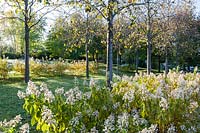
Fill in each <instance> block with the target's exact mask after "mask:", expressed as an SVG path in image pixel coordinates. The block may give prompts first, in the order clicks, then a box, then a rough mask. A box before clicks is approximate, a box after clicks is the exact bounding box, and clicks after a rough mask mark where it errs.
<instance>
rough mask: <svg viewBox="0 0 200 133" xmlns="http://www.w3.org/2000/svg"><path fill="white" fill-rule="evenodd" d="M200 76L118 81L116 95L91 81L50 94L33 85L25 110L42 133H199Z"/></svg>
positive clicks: (138, 77)
mask: <svg viewBox="0 0 200 133" xmlns="http://www.w3.org/2000/svg"><path fill="white" fill-rule="evenodd" d="M199 86H200V74H197V73H187V74H180V73H175V72H169V74H168V75H167V77H165V75H164V74H163V75H158V76H156V75H154V74H151V75H136V76H135V77H127V76H123V77H118V76H115V81H114V84H113V90H112V91H110V90H109V89H107V88H100V87H98V86H97V85H96V84H95V81H94V80H91V81H90V91H88V92H85V93H83V92H82V91H81V90H79V88H77V87H75V88H73V89H70V90H68V91H64V89H63V88H59V89H56V90H55V92H52V91H50V90H49V89H48V88H47V85H45V84H42V85H40V87H38V86H36V85H35V84H34V83H33V82H29V84H28V87H27V89H26V91H25V92H22V91H19V92H18V96H19V98H21V99H24V101H25V103H24V105H23V108H24V109H25V110H26V111H27V112H28V113H29V114H30V115H31V124H32V126H33V125H36V129H37V130H40V131H43V132H140V133H146V132H153V133H154V132H169V133H170V132H200V126H199V121H200V118H199V115H200V114H199V112H200V110H199V109H200V108H199V103H200V101H199V96H200V92H199Z"/></svg>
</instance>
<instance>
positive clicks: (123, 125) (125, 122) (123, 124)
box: [117, 112, 130, 130]
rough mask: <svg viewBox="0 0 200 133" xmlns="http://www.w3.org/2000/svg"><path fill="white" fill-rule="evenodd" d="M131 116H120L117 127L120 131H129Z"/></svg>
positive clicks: (124, 114)
mask: <svg viewBox="0 0 200 133" xmlns="http://www.w3.org/2000/svg"><path fill="white" fill-rule="evenodd" d="M129 116H130V115H129V114H128V113H126V112H124V113H122V114H121V115H119V116H118V120H117V125H118V128H119V129H120V130H123V129H127V128H128V126H129Z"/></svg>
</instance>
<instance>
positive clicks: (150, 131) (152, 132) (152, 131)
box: [139, 124, 158, 133]
mask: <svg viewBox="0 0 200 133" xmlns="http://www.w3.org/2000/svg"><path fill="white" fill-rule="evenodd" d="M157 132H158V130H157V124H155V125H154V124H151V126H150V127H149V128H144V129H143V130H142V131H139V133H157Z"/></svg>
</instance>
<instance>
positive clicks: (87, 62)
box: [85, 13, 89, 79]
mask: <svg viewBox="0 0 200 133" xmlns="http://www.w3.org/2000/svg"><path fill="white" fill-rule="evenodd" d="M86 25H87V29H86V44H85V52H86V78H87V79H89V59H88V54H89V50H88V42H89V41H88V40H89V38H88V35H89V34H88V28H89V27H88V13H87V24H86Z"/></svg>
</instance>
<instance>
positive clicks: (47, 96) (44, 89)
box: [40, 83, 55, 103]
mask: <svg viewBox="0 0 200 133" xmlns="http://www.w3.org/2000/svg"><path fill="white" fill-rule="evenodd" d="M40 91H41V92H43V93H44V99H45V100H46V101H47V102H48V103H51V102H53V101H54V99H55V96H54V95H53V93H52V92H51V91H50V90H49V89H48V88H47V85H46V84H44V83H43V84H41V86H40Z"/></svg>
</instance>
